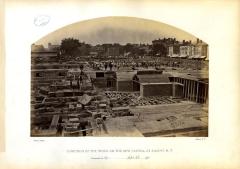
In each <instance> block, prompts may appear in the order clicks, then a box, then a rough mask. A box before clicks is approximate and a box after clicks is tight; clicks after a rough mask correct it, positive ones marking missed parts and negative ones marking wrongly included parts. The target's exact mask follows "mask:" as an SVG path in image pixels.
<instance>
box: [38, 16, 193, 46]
mask: <svg viewBox="0 0 240 169" xmlns="http://www.w3.org/2000/svg"><path fill="white" fill-rule="evenodd" d="M69 37H73V38H76V39H79V41H80V42H85V43H88V44H92V45H96V44H103V43H120V44H126V43H148V44H151V43H152V40H155V39H158V38H164V37H165V38H176V39H177V40H179V41H182V40H191V41H192V42H195V41H196V39H197V38H196V37H195V36H193V35H191V34H189V33H187V32H185V31H183V30H181V29H178V28H176V27H174V26H171V25H167V24H164V23H161V22H157V21H153V20H148V19H142V18H134V17H102V18H96V19H91V20H86V21H80V22H77V23H74V24H70V25H68V26H65V27H62V28H60V29H58V30H56V31H54V32H52V33H50V34H48V35H46V36H45V37H43V38H41V39H40V40H38V41H37V42H35V44H43V45H44V46H47V44H48V43H52V44H60V43H61V40H62V39H64V38H69Z"/></svg>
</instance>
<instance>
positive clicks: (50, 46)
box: [48, 43, 60, 51]
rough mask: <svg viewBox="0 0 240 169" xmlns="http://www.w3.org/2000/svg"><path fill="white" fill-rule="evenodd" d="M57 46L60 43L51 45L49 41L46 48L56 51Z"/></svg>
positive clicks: (58, 46)
mask: <svg viewBox="0 0 240 169" xmlns="http://www.w3.org/2000/svg"><path fill="white" fill-rule="evenodd" d="M59 48H60V45H52V44H51V43H48V50H51V51H54V50H55V51H57V50H59Z"/></svg>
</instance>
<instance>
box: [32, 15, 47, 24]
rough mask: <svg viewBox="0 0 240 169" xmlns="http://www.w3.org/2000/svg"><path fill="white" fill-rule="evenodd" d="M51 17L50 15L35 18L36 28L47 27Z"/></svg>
mask: <svg viewBox="0 0 240 169" xmlns="http://www.w3.org/2000/svg"><path fill="white" fill-rule="evenodd" d="M49 21H50V16H48V15H38V16H36V17H35V18H34V25H36V26H45V25H47V24H48V23H49Z"/></svg>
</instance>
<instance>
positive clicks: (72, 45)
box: [60, 38, 80, 56]
mask: <svg viewBox="0 0 240 169" xmlns="http://www.w3.org/2000/svg"><path fill="white" fill-rule="evenodd" d="M79 46H80V42H79V40H78V39H73V38H66V39H63V40H62V42H61V46H60V50H61V52H62V53H63V54H64V55H69V56H76V55H77V54H78V52H79V51H78V47H79Z"/></svg>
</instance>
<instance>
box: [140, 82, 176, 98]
mask: <svg viewBox="0 0 240 169" xmlns="http://www.w3.org/2000/svg"><path fill="white" fill-rule="evenodd" d="M172 95H173V86H172V83H155V84H154V83H149V84H141V85H140V96H142V97H148V96H172Z"/></svg>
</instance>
